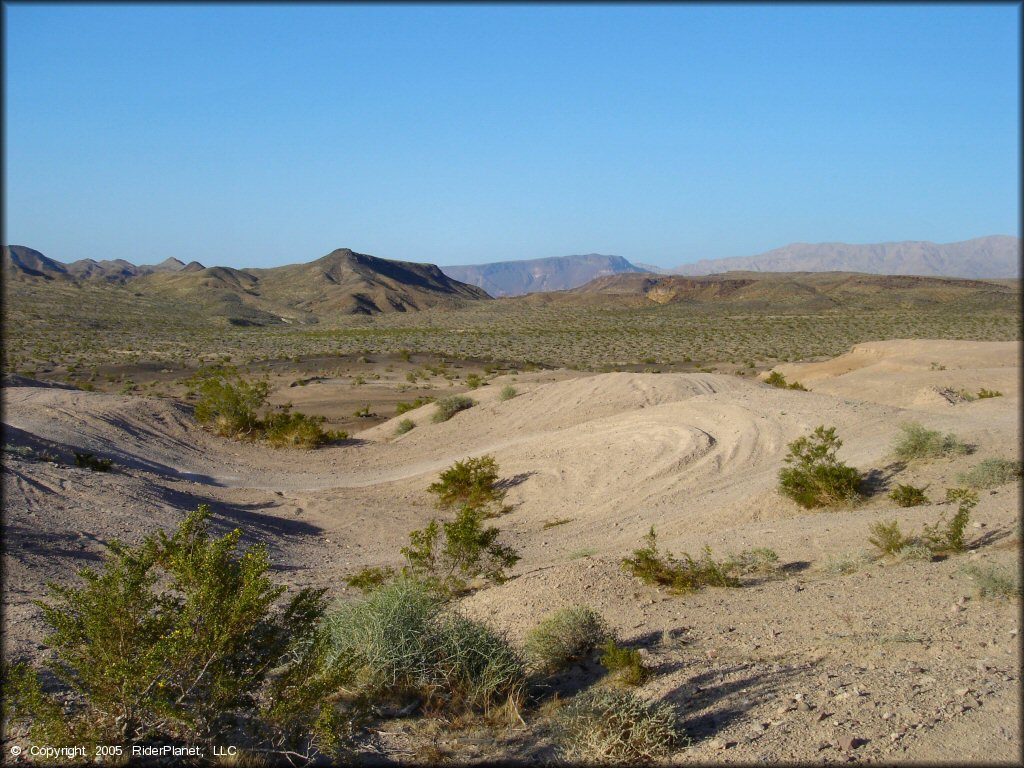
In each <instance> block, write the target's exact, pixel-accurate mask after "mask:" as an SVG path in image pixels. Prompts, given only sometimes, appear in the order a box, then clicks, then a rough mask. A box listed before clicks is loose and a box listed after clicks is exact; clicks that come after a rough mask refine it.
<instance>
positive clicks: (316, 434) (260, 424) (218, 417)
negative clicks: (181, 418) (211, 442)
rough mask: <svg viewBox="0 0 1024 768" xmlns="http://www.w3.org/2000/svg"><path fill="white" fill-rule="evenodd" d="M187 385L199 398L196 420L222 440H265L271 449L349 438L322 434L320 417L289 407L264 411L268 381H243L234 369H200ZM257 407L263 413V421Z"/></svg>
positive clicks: (322, 419)
mask: <svg viewBox="0 0 1024 768" xmlns="http://www.w3.org/2000/svg"><path fill="white" fill-rule="evenodd" d="M188 383H189V385H190V387H191V391H193V392H194V393H196V394H197V395H198V400H197V401H196V406H195V417H196V421H198V422H199V423H200V424H205V425H207V426H210V427H211V428H212V429H213V430H214V431H215V432H216V433H217V434H219V435H221V436H223V437H232V438H236V439H237V438H245V439H252V440H256V439H264V440H267V441H269V442H270V443H271V444H272V445H274V446H278V447H281V446H290V447H295V448H317V447H319V446H321V445H326V444H327V443H332V442H336V441H338V440H345V439H346V438H348V433H347V432H344V431H324V429H323V426H322V425H323V423H324V421H325V419H324V417H323V416H308V415H306V414H304V413H298V412H295V413H292V411H291V406H290V405H286V406H282V407H281V408H280V409H279V410H278V411H276V412H272V411H270V410H269V409H267V408H265V406H266V403H267V396H268V395H269V394H270V384H269V382H267V381H266V380H261V381H255V382H252V381H246V380H245V379H243V378H241V377H240V376H239V375H238V372H237V369H236V368H234V367H233V366H225V365H221V366H215V367H209V368H201V369H200V370H199V371H197V372H196V373H195V374H194V375H193V376H192V377H191V378H190V379H189V380H188ZM260 408H264V411H265V412H264V415H263V417H262V418H261V417H260V416H259V413H258V411H259V409H260Z"/></svg>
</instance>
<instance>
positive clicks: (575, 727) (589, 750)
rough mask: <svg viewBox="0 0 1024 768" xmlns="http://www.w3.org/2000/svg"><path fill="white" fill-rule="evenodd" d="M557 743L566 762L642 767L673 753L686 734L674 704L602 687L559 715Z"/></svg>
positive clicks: (570, 704)
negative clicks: (630, 764) (639, 764)
mask: <svg viewBox="0 0 1024 768" xmlns="http://www.w3.org/2000/svg"><path fill="white" fill-rule="evenodd" d="M556 738H557V740H558V744H559V751H560V753H561V755H562V757H563V758H564V759H566V760H570V761H573V762H590V763H632V764H638V763H641V762H647V761H651V760H655V759H657V758H659V757H663V756H665V755H666V754H668V753H669V751H670V750H671V749H672V748H673V747H674V746H675V745H676V744H677V743H678V742H679V741H680V740H681V738H682V734H681V733H680V731H679V729H678V726H677V725H676V715H675V712H674V711H673V709H672V707H671V706H670V705H668V704H664V703H656V704H648V703H646V702H645V701H644V700H643V699H641V698H640V697H639V696H637V695H636V694H634V693H632V692H630V691H624V690H618V689H615V688H603V687H602V688H594V689H591V690H588V691H586V692H584V693H581V694H579V695H577V696H576V697H574V698H573V700H572V701H571V702H569V703H568V704H567V705H566V706H564V707H563V708H562V709H561V710H560V711H559V713H558V718H557V721H556Z"/></svg>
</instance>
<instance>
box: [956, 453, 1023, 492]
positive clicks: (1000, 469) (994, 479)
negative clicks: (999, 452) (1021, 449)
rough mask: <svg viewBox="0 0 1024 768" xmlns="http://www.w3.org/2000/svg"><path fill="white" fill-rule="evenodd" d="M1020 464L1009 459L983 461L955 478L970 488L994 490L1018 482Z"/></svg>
mask: <svg viewBox="0 0 1024 768" xmlns="http://www.w3.org/2000/svg"><path fill="white" fill-rule="evenodd" d="M1021 466H1022V465H1021V462H1020V461H1011V460H1010V459H985V460H984V461H982V462H980V463H979V464H977V465H976V466H973V467H971V468H970V469H969V470H967V471H966V472H962V473H961V474H959V475H958V476H957V478H956V479H957V482H958V483H962V484H963V485H966V486H970V487H971V488H995V487H997V486H1000V485H1005V484H1006V483H1012V482H1014V481H1015V480H1019V479H1020V476H1021Z"/></svg>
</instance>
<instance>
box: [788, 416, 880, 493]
mask: <svg viewBox="0 0 1024 768" xmlns="http://www.w3.org/2000/svg"><path fill="white" fill-rule="evenodd" d="M842 445H843V441H842V440H840V439H839V438H838V437H837V436H836V429H835V427H828V428H827V429H826V428H825V426H824V425H822V426H819V427H816V428H815V430H814V432H812V433H811V434H810V435H809V436H805V437H800V438H797V439H796V440H794V441H793V442H791V443H790V444H789V446H788V447H789V453H788V454H787V455H786V457H785V458H784V459H783V461H785V462H786V463H787V464H789V465H790V466H788V467H785V468H783V469H782V470H781V471H780V472H779V492H780V493H781V494H782V495H783V496H787V497H789V498H790V499H793V501H795V502H796V503H797V504H799V505H800V506H802V507H804V508H806V509H814V508H816V507H827V506H831V505H834V504H840V503H842V502H848V501H853V500H854V499H856V498H857V487H858V485H859V484H860V475H859V474H858V473H857V470H856V469H854V468H853V467H848V466H846V464H844V463H842V462H841V461H839V460H838V459H837V458H836V452H837V451H838V450H839V449H840V448H841V447H842Z"/></svg>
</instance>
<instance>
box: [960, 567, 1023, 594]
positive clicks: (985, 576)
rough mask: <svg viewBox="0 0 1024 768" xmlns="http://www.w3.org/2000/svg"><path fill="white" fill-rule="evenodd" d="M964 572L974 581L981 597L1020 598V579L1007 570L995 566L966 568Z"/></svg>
mask: <svg viewBox="0 0 1024 768" xmlns="http://www.w3.org/2000/svg"><path fill="white" fill-rule="evenodd" d="M962 570H963V572H964V573H965V574H966V575H967V576H969V577H970V578H971V579H973V580H974V584H975V586H976V587H977V588H978V595H979V596H980V597H994V598H1003V599H1009V598H1011V597H1020V593H1021V589H1020V580H1019V577H1018V576H1017V575H1016V574H1014V573H1013V572H1012V571H1010V570H1009V569H1007V568H1000V567H999V566H995V565H988V566H984V567H982V566H977V565H968V566H965V567H964V568H963V569H962Z"/></svg>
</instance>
